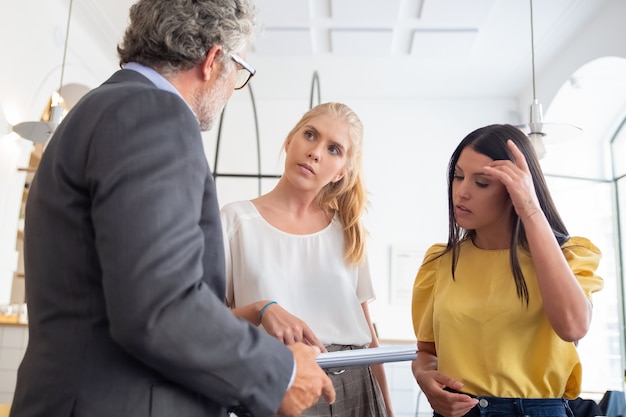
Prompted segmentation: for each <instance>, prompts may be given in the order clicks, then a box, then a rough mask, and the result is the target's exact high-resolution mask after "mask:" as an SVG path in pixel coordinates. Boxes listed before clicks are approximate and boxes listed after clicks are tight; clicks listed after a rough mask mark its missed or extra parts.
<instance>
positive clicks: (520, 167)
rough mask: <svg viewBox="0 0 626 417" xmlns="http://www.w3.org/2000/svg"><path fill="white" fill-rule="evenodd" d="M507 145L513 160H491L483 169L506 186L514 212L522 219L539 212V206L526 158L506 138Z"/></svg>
mask: <svg viewBox="0 0 626 417" xmlns="http://www.w3.org/2000/svg"><path fill="white" fill-rule="evenodd" d="M507 145H508V147H509V149H510V150H511V153H513V157H514V158H515V162H513V161H509V160H498V161H493V162H491V163H489V164H488V165H486V166H485V167H484V170H485V173H486V174H489V175H491V176H492V177H494V178H495V179H497V180H498V181H500V182H501V183H502V184H503V185H504V186H505V187H506V190H507V192H508V193H509V196H510V197H511V202H512V203H513V206H514V208H515V212H516V213H517V215H518V216H519V217H520V219H522V221H524V220H527V219H529V218H530V217H531V216H533V215H534V214H536V213H541V212H542V211H541V206H540V205H539V199H538V198H537V193H536V192H535V186H534V184H533V179H532V175H531V174H530V170H529V169H528V164H527V163H526V158H524V155H523V154H522V152H521V151H520V150H519V148H518V147H517V146H516V145H515V144H514V143H513V141H512V140H508V141H507Z"/></svg>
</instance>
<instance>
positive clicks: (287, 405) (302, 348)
mask: <svg viewBox="0 0 626 417" xmlns="http://www.w3.org/2000/svg"><path fill="white" fill-rule="evenodd" d="M287 347H288V348H289V349H291V351H292V352H293V357H294V362H295V366H296V375H295V378H294V380H293V383H292V384H291V387H289V389H288V390H287V392H286V393H285V397H284V398H283V402H282V403H281V404H280V408H279V409H278V414H279V415H281V416H285V417H296V416H299V415H300V414H302V412H303V411H304V410H306V409H307V408H309V407H311V406H312V405H313V404H315V403H316V402H317V400H318V399H319V397H320V395H323V396H324V399H325V400H326V401H328V403H329V404H332V403H333V402H335V388H333V383H332V381H331V380H330V378H329V377H328V375H326V373H324V371H323V370H322V368H320V366H319V365H318V364H317V362H316V361H315V358H316V357H317V355H319V354H320V350H319V348H318V347H317V346H307V345H305V344H304V343H300V342H298V343H293V344H291V345H289V346H287Z"/></svg>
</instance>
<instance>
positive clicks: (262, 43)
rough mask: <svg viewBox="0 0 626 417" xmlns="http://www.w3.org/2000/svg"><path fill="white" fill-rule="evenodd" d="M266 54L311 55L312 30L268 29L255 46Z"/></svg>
mask: <svg viewBox="0 0 626 417" xmlns="http://www.w3.org/2000/svg"><path fill="white" fill-rule="evenodd" d="M253 51H254V53H258V54H264V55H311V54H312V53H313V50H312V44H311V32H310V30H309V29H308V28H305V29H266V30H265V31H264V32H263V34H262V36H260V37H259V39H258V40H257V42H256V43H255V45H254V48H253Z"/></svg>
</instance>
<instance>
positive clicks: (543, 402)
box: [435, 390, 572, 417]
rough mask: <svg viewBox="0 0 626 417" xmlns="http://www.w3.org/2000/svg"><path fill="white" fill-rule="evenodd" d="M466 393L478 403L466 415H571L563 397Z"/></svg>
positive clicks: (533, 416)
mask: <svg viewBox="0 0 626 417" xmlns="http://www.w3.org/2000/svg"><path fill="white" fill-rule="evenodd" d="M449 391H452V390H449ZM456 392H458V391H456ZM464 394H466V393H464ZM467 395H470V396H471V397H474V398H476V399H477V400H478V405H476V406H475V407H474V408H472V410H470V412H469V413H467V414H466V415H467V416H472V417H478V416H481V417H485V416H493V415H500V416H501V415H507V416H532V417H553V416H572V412H571V410H570V407H569V404H568V401H567V400H566V399H564V398H505V397H489V396H481V395H478V396H477V395H471V394H467ZM435 415H436V414H435Z"/></svg>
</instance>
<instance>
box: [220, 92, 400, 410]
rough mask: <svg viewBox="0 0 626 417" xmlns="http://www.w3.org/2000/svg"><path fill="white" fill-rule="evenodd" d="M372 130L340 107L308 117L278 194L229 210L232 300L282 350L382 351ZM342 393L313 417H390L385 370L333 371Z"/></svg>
mask: <svg viewBox="0 0 626 417" xmlns="http://www.w3.org/2000/svg"><path fill="white" fill-rule="evenodd" d="M362 142H363V126H362V124H361V121H360V120H359V118H358V116H357V115H356V114H355V113H354V111H352V110H351V109H350V108H349V107H348V106H346V105H344V104H341V103H324V104H320V105H318V106H316V107H314V108H313V109H311V110H309V111H308V112H307V113H306V114H304V116H303V117H302V118H301V119H300V121H299V122H298V123H297V124H296V126H295V127H294V128H293V129H292V130H291V132H289V134H288V136H287V138H286V140H285V142H284V145H283V147H284V151H285V169H284V172H283V175H282V176H281V178H280V180H279V181H278V183H277V184H276V187H275V188H274V189H273V190H271V191H270V192H268V193H267V194H265V195H262V196H260V197H258V198H256V199H254V200H251V201H239V202H235V203H230V204H227V205H225V206H224V207H223V208H222V223H223V227H224V236H225V248H226V271H227V273H226V275H227V296H226V298H227V302H228V303H229V305H230V307H231V308H232V309H233V312H234V313H235V314H236V315H237V316H239V317H242V318H244V319H246V320H248V321H249V322H251V323H253V324H255V325H262V327H263V328H264V329H265V330H266V331H267V332H268V333H269V334H271V335H273V336H275V337H276V338H278V339H279V340H281V341H282V342H283V343H285V344H287V345H289V344H291V343H295V342H305V343H307V344H310V345H316V346H318V347H319V348H320V349H321V350H322V351H336V350H343V349H361V348H367V347H376V346H378V340H377V338H376V334H375V332H374V329H373V326H372V322H371V320H370V317H369V312H368V302H369V301H371V300H372V299H374V291H373V287H372V281H371V277H370V272H369V267H368V262H367V256H366V250H365V236H366V232H365V230H364V227H363V225H362V223H361V216H362V214H363V212H364V210H365V207H366V190H365V188H364V185H363V182H362V174H361V166H362V162H361V160H362V156H361V154H362ZM327 372H328V375H329V376H330V378H331V379H332V381H333V385H334V386H335V390H336V392H337V399H336V401H335V403H334V404H332V405H329V404H327V403H326V402H325V401H323V400H321V401H320V402H318V404H316V405H315V406H314V407H312V408H310V409H308V410H307V411H306V412H305V413H304V414H303V415H304V416H326V415H328V416H329V415H341V416H355V417H357V416H359V417H360V416H385V415H387V416H391V415H392V414H393V413H392V411H391V403H390V401H389V395H388V389H387V383H386V380H385V374H384V369H383V366H382V365H381V364H379V365H373V366H371V367H370V366H363V367H349V368H346V369H328V370H327Z"/></svg>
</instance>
